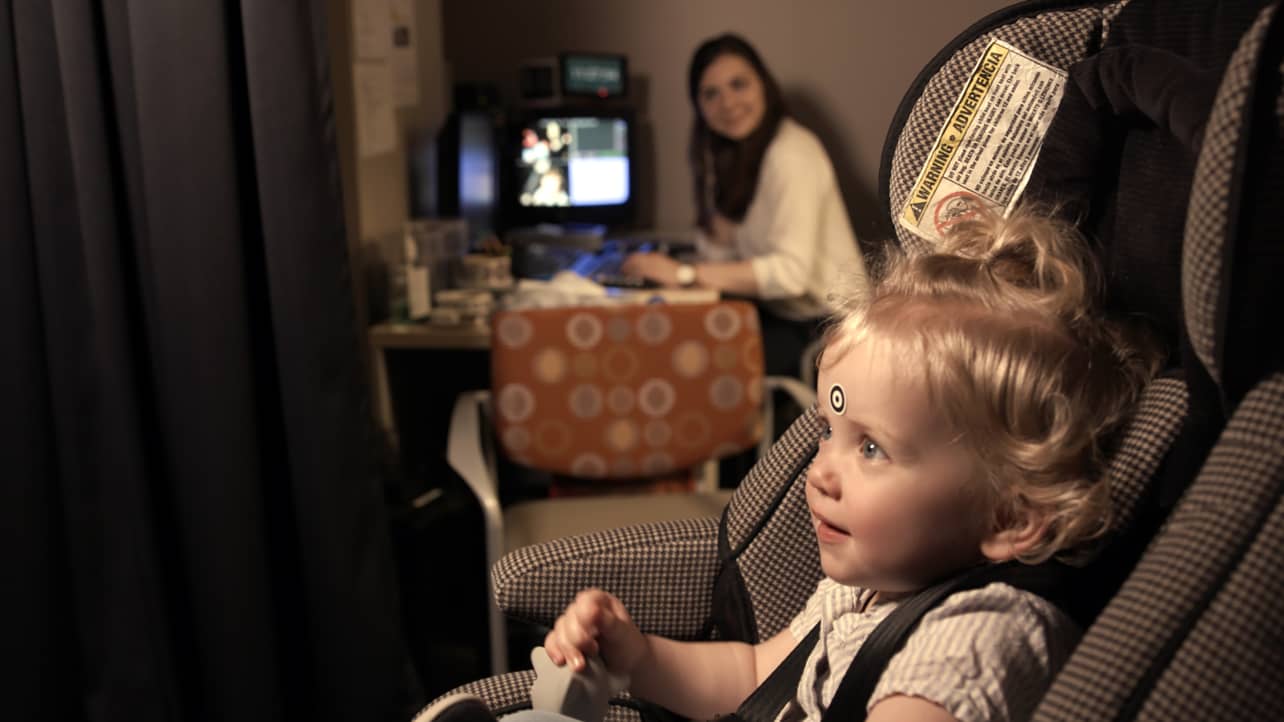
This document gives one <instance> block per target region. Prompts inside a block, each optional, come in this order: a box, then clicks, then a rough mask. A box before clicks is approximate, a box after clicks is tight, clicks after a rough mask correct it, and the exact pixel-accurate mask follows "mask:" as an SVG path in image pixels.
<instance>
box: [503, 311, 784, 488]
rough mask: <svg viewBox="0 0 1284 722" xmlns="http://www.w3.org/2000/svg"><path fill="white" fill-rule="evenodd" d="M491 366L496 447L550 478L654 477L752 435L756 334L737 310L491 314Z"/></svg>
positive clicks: (757, 432)
mask: <svg viewBox="0 0 1284 722" xmlns="http://www.w3.org/2000/svg"><path fill="white" fill-rule="evenodd" d="M491 364H492V368H491V380H492V383H491V387H492V389H493V391H494V408H495V413H494V414H493V417H494V419H495V425H496V431H497V434H498V439H499V442H500V446H501V448H502V449H503V450H504V453H505V454H506V455H507V456H508V457H509V458H510V459H512V460H513V461H515V462H517V463H519V464H522V465H525V466H529V467H534V468H538V469H544V470H547V471H550V472H553V473H555V474H565V475H570V476H575V477H582V478H587V479H606V478H611V479H616V478H639V477H654V476H659V475H664V474H667V473H670V472H672V471H674V470H679V469H686V468H688V467H691V466H694V465H695V464H697V463H699V462H703V461H706V460H709V459H713V458H718V457H722V456H726V455H729V454H733V453H735V452H738V451H741V450H743V449H746V448H749V447H750V446H752V445H754V444H755V443H757V441H758V439H759V437H760V436H761V434H762V433H763V428H762V401H763V399H762V396H763V355H762V334H761V331H760V329H759V326H758V315H757V311H756V310H755V309H754V307H753V306H752V305H751V304H749V303H747V302H744V301H720V302H717V303H710V304H651V305H634V306H611V307H592V308H558V309H526V310H512V311H501V312H499V313H497V314H496V315H495V317H494V318H493V319H492V338H491Z"/></svg>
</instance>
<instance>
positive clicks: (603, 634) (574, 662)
mask: <svg viewBox="0 0 1284 722" xmlns="http://www.w3.org/2000/svg"><path fill="white" fill-rule="evenodd" d="M544 649H545V650H546V651H547V652H548V656H549V659H551V660H553V663H554V664H556V665H558V666H561V665H563V664H567V663H570V665H571V669H574V670H575V671H577V672H578V671H582V670H583V669H584V668H585V662H584V658H585V657H586V656H588V655H593V654H598V655H601V657H602V661H603V662H605V663H606V667H607V669H609V670H610V671H612V672H614V673H617V674H632V673H633V668H634V667H636V666H637V664H638V662H639V661H640V660H641V659H642V657H643V656H644V655H645V654H646V650H647V642H646V638H645V637H644V636H643V635H642V632H641V630H639V629H638V627H637V625H636V624H634V623H633V619H632V618H630V617H629V613H628V611H627V610H626V609H625V608H624V605H623V604H621V603H620V600H619V599H616V598H615V596H614V595H612V594H609V593H607V592H604V591H602V590H601V589H585V590H584V591H582V592H580V593H579V594H577V595H575V601H573V602H571V605H570V606H569V607H567V608H566V611H565V612H563V613H562V616H560V617H558V618H557V622H556V623H555V624H554V625H553V631H551V632H549V633H548V636H547V637H545V638H544Z"/></svg>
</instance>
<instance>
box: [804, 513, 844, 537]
mask: <svg viewBox="0 0 1284 722" xmlns="http://www.w3.org/2000/svg"><path fill="white" fill-rule="evenodd" d="M811 518H812V522H813V523H814V524H815V526H816V534H817V535H819V536H822V537H839V536H844V537H845V536H851V534H850V533H849V532H848V531H847V530H846V529H843V528H842V527H839V526H835V525H834V524H832V523H831V522H829V521H827V520H826V519H825V518H824V517H822V516H820V515H819V514H817V513H816V512H812V514H811Z"/></svg>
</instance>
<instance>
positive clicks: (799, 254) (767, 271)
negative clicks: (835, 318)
mask: <svg viewBox="0 0 1284 722" xmlns="http://www.w3.org/2000/svg"><path fill="white" fill-rule="evenodd" d="M733 239H734V243H735V247H734V248H733V249H726V248H725V247H721V248H720V247H716V246H713V245H712V244H710V243H708V241H707V239H705V238H703V235H702V236H701V243H700V247H701V250H702V252H703V253H704V255H705V256H706V257H707V258H709V260H732V259H741V260H743V259H749V260H750V262H751V263H752V266H753V274H754V279H755V280H756V281H757V284H758V297H759V298H760V299H761V300H762V302H763V305H765V306H767V307H768V308H769V309H770V310H771V311H773V312H774V313H776V314H778V315H780V316H783V317H785V318H790V319H793V320H798V321H802V320H810V319H816V318H820V317H822V316H825V315H827V314H828V313H829V312H830V311H832V310H833V309H834V307H835V304H834V303H833V302H832V301H831V298H830V295H831V294H832V293H835V292H837V293H839V294H841V295H842V296H847V295H850V294H851V293H852V292H853V290H864V287H865V286H866V285H867V284H868V279H867V277H866V275H865V264H864V262H863V260H862V259H861V255H860V249H859V247H858V246H857V243H856V234H855V233H853V232H852V227H851V223H850V222H849V221H848V219H847V210H846V208H845V207H844V206H843V199H842V196H841V195H840V194H839V192H838V183H837V179H836V177H835V175H834V167H833V165H832V164H831V163H830V162H829V156H828V155H826V154H825V149H824V147H823V146H822V145H821V144H820V141H819V140H818V139H817V138H816V136H815V134H813V133H812V132H811V131H810V130H807V129H806V128H804V127H803V126H801V125H799V124H798V123H796V122H794V121H793V120H792V119H790V118H785V119H784V120H783V121H781V123H780V128H779V130H777V131H776V137H775V138H773V139H772V141H771V144H770V145H769V146H767V152H766V155H765V156H764V157H763V161H762V170H761V172H760V175H759V177H758V188H757V191H756V192H755V193H754V197H753V201H752V202H751V203H750V204H749V208H748V210H747V212H746V213H745V217H744V221H742V222H741V223H740V224H738V225H737V226H736V228H735V233H734V236H733ZM728 251H730V252H728Z"/></svg>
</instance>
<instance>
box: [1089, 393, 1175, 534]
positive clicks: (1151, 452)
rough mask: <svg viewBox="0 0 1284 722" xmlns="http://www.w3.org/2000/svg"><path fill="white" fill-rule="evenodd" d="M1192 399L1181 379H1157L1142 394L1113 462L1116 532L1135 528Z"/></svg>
mask: <svg viewBox="0 0 1284 722" xmlns="http://www.w3.org/2000/svg"><path fill="white" fill-rule="evenodd" d="M1189 400H1190V399H1189V394H1188V393H1187V389H1186V383H1185V382H1184V381H1181V380H1179V379H1171V378H1163V379H1157V380H1155V381H1153V382H1151V383H1150V385H1148V386H1147V387H1146V389H1145V391H1144V392H1143V393H1142V396H1141V400H1140V401H1139V402H1138V404H1137V412H1136V414H1134V415H1133V418H1132V420H1131V421H1129V422H1128V426H1127V428H1125V429H1124V432H1123V438H1122V439H1121V440H1120V442H1119V450H1118V451H1117V452H1116V453H1115V455H1114V457H1112V458H1111V459H1110V469H1109V474H1110V500H1111V502H1112V507H1113V509H1114V512H1115V519H1114V525H1113V526H1114V528H1115V529H1116V530H1119V529H1126V528H1128V527H1129V526H1131V524H1132V519H1133V515H1134V513H1135V512H1136V510H1137V503H1138V501H1139V500H1140V499H1141V496H1142V494H1143V492H1144V491H1145V490H1146V486H1147V485H1148V483H1149V482H1150V480H1151V479H1152V478H1153V477H1154V474H1155V471H1156V470H1157V469H1158V468H1159V463H1160V462H1161V461H1163V458H1164V455H1165V454H1167V453H1168V449H1169V447H1170V446H1171V445H1172V442H1173V439H1175V438H1177V434H1178V432H1180V431H1181V427H1182V420H1183V419H1185V418H1186V410H1187V405H1188V403H1189Z"/></svg>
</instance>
